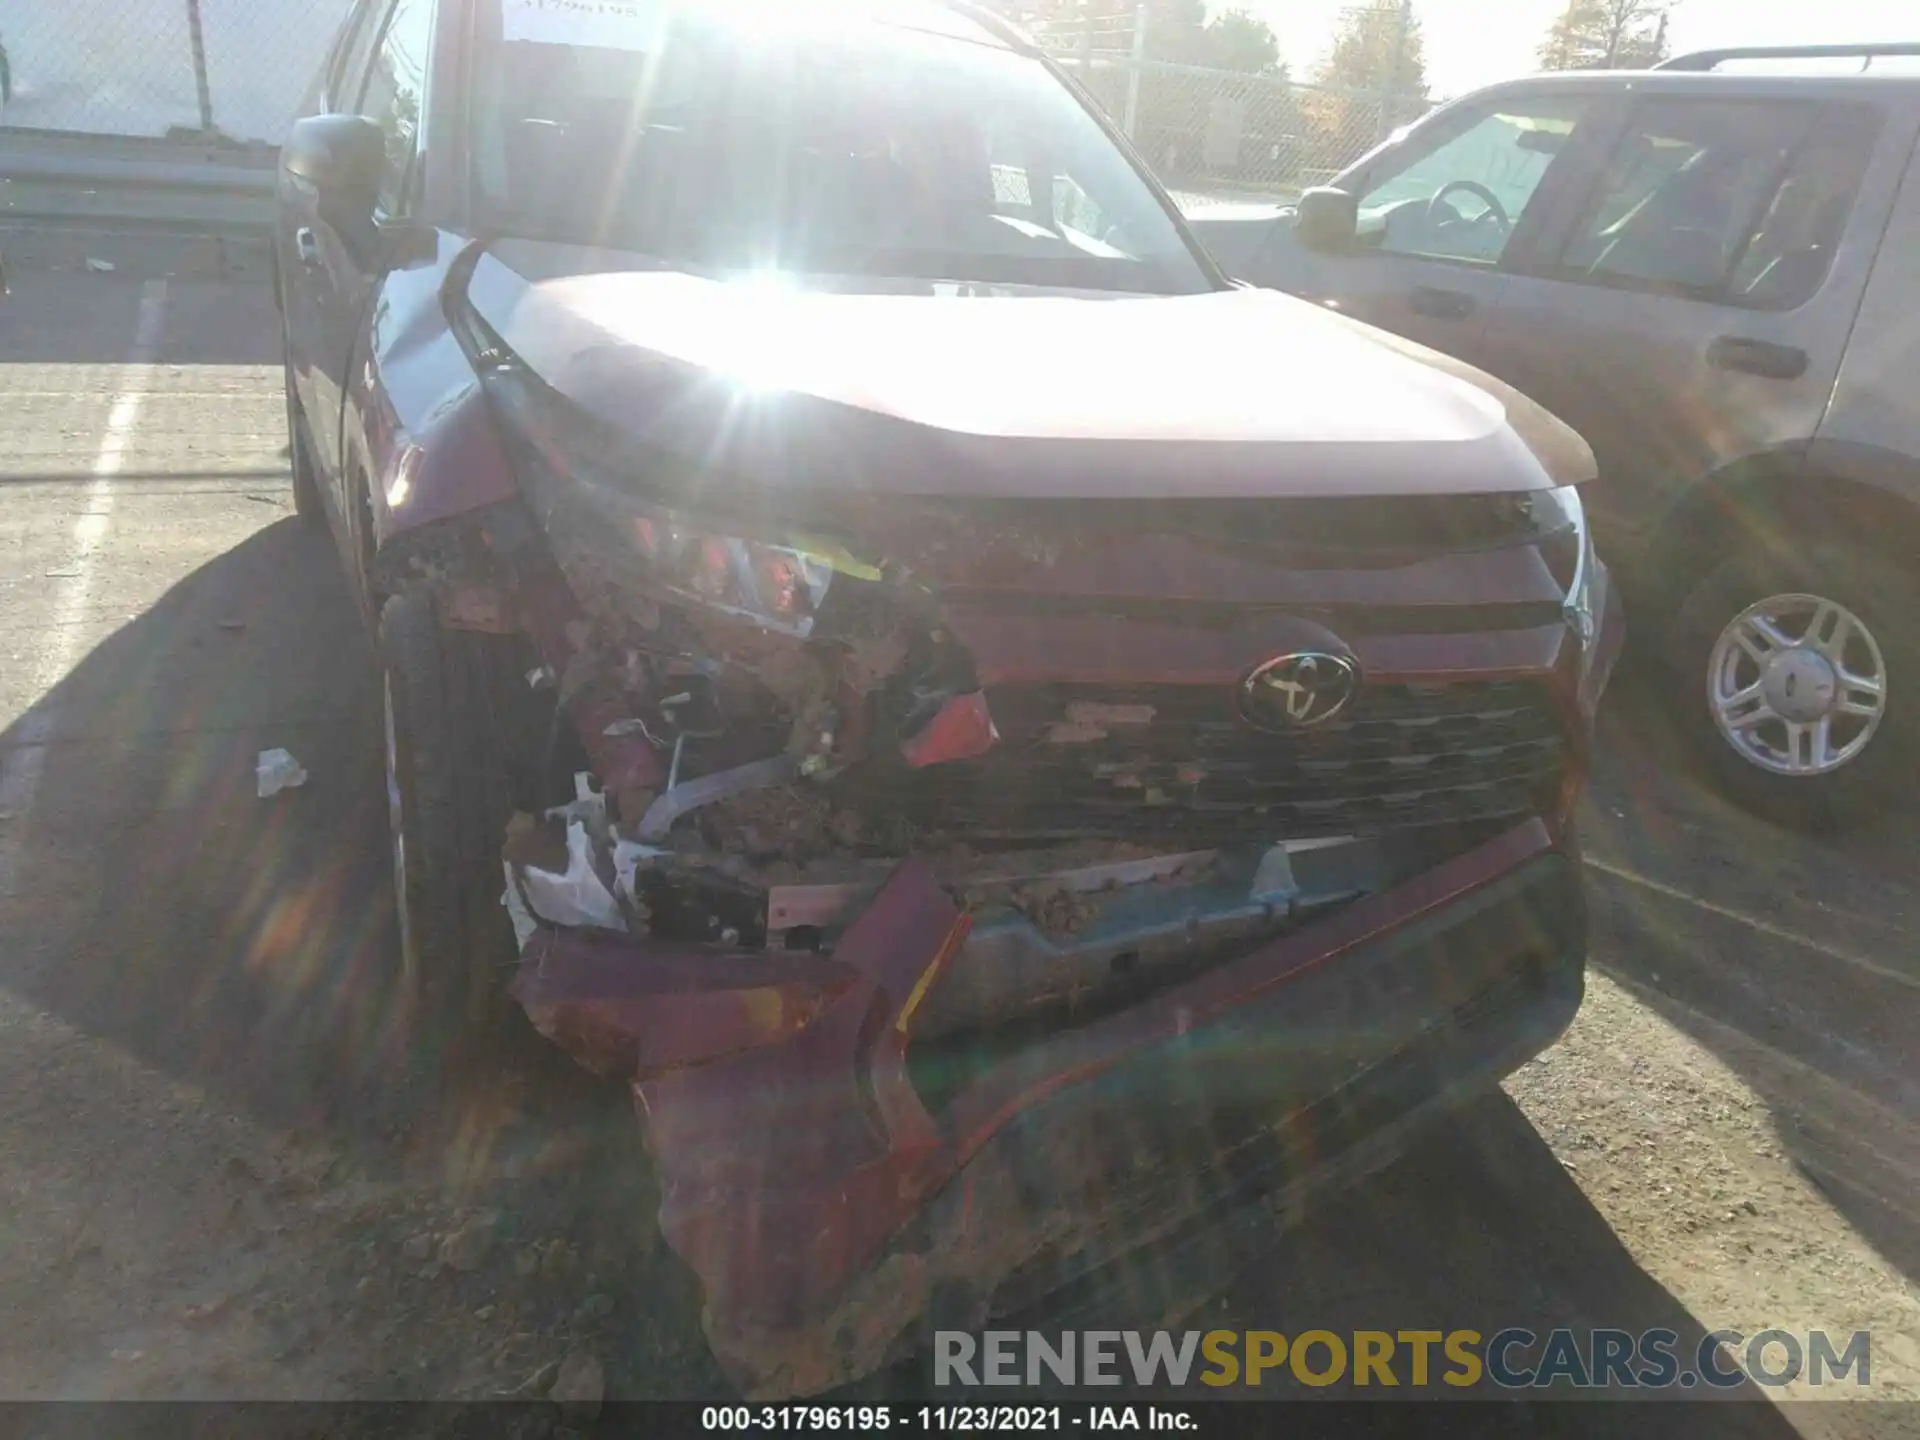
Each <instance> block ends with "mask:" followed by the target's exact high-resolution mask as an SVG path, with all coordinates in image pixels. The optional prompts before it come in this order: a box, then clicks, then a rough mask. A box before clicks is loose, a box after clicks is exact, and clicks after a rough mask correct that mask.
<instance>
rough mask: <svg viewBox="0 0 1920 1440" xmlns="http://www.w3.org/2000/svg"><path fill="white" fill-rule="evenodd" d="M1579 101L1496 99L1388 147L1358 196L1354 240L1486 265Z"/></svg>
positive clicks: (1573, 123)
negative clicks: (1424, 135) (1447, 125)
mask: <svg viewBox="0 0 1920 1440" xmlns="http://www.w3.org/2000/svg"><path fill="white" fill-rule="evenodd" d="M1585 108H1586V102H1585V101H1584V100H1582V99H1581V98H1580V97H1578V96H1537V97H1534V98H1532V99H1523V100H1515V101H1511V102H1509V103H1506V104H1501V105H1498V106H1497V108H1495V109H1492V110H1489V111H1486V112H1484V113H1482V114H1481V115H1480V116H1479V117H1478V118H1477V119H1474V120H1472V121H1470V122H1469V123H1468V124H1467V126H1466V128H1465V129H1463V130H1462V129H1453V130H1451V131H1450V132H1449V133H1448V135H1447V137H1446V138H1444V139H1440V140H1438V141H1437V142H1429V143H1427V144H1424V145H1422V144H1421V143H1420V141H1419V139H1415V140H1414V141H1412V142H1411V143H1412V144H1413V145H1415V146H1416V147H1418V148H1416V149H1415V150H1414V151H1413V152H1412V153H1411V154H1409V155H1407V156H1405V157H1390V158H1389V160H1388V162H1387V163H1388V166H1389V168H1388V170H1387V172H1386V173H1384V174H1375V175H1373V176H1371V177H1369V178H1370V182H1371V183H1370V184H1369V185H1368V188H1367V190H1366V192H1365V193H1364V194H1362V195H1361V196H1360V240H1361V244H1362V246H1363V247H1365V248H1366V249H1369V250H1375V251H1380V252H1383V253H1386V254H1391V255H1424V256H1429V257H1432V258H1435V259H1441V260H1461V261H1467V262H1471V263H1478V264H1483V265H1495V264H1498V263H1499V261H1500V257H1501V256H1502V255H1503V254H1505V253H1506V248H1507V244H1508V242H1509V241H1510V240H1512V238H1513V232H1514V228H1515V227H1516V226H1517V225H1519V223H1520V220H1521V217H1522V216H1524V215H1525V214H1526V213H1527V209H1528V207H1529V206H1530V205H1532V203H1533V198H1534V195H1535V194H1536V193H1537V192H1538V191H1539V189H1540V183H1541V181H1543V180H1544V179H1546V175H1547V170H1548V167H1549V166H1551V165H1552V164H1553V159H1554V156H1556V155H1558V154H1559V153H1560V152H1561V151H1562V150H1563V149H1565V148H1566V146H1567V145H1568V143H1569V142H1570V141H1571V140H1572V139H1573V134H1574V130H1575V128H1576V127H1577V126H1578V125H1579V123H1580V120H1581V118H1582V115H1583V113H1584V111H1585Z"/></svg>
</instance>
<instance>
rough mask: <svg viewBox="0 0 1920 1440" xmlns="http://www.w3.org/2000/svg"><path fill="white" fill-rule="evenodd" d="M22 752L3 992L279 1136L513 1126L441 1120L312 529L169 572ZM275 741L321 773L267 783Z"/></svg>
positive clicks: (441, 1105)
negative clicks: (23, 805) (404, 979)
mask: <svg viewBox="0 0 1920 1440" xmlns="http://www.w3.org/2000/svg"><path fill="white" fill-rule="evenodd" d="M42 716H52V717H53V719H52V725H51V734H50V736H46V737H45V744H44V746H40V745H39V744H38V742H39V741H41V739H42V738H43V732H44V731H45V730H46V728H47V726H46V724H45V722H44V721H43V720H42V718H41V717H42ZM23 747H28V748H38V749H39V754H38V756H37V758H36V760H35V763H36V765H37V768H38V780H37V784H36V785H35V787H34V794H33V799H32V803H31V806H30V808H28V809H27V811H26V813H24V814H22V815H19V816H15V817H12V818H11V820H10V821H9V823H8V829H7V837H6V838H7V843H8V845H9V846H10V847H11V849H12V853H13V855H14V856H15V859H14V861H13V872H14V873H13V883H12V885H11V887H10V894H9V896H8V898H6V899H4V900H0V917H3V918H4V928H5V930H6V933H7V935H8V940H9V944H8V946H7V947H6V954H5V959H4V961H0V984H4V985H5V986H6V987H7V988H9V989H11V990H13V991H15V992H16V993H19V994H21V995H23V996H25V997H27V998H29V999H30V1000H32V1001H33V1002H35V1003H37V1004H38V1005H40V1006H42V1007H43V1008H44V1009H46V1010H48V1011H50V1012H52V1013H54V1014H56V1015H58V1016H59V1017H60V1018H61V1019H63V1020H64V1021H66V1022H67V1023H69V1024H71V1025H74V1026H76V1027H78V1028H80V1029H81V1030H84V1031H86V1032H87V1033H89V1034H92V1035H95V1036H100V1037H104V1038H107V1039H110V1040H112V1041H113V1042H114V1043H115V1044H117V1045H120V1046H122V1047H124V1048H125V1049H126V1050H127V1051H128V1052H130V1053H131V1054H133V1055H135V1056H137V1057H138V1058H139V1059H140V1060H141V1061H142V1062H144V1063H145V1064H147V1065H149V1066H151V1067H152V1068H154V1069H155V1070H157V1071H160V1072H162V1073H165V1074H168V1075H172V1076H176V1077H178V1078H180V1079H182V1080H185V1081H188V1082H190V1083H192V1084H194V1085H196V1086H203V1087H206V1088H208V1089H211V1090H213V1091H215V1092H217V1093H219V1094H220V1095H221V1096H222V1097H223V1098H225V1099H227V1100H228V1101H230V1102H231V1103H233V1104H234V1105H235V1106H237V1107H238V1108H240V1109H242V1110H243V1111H245V1112H247V1113H249V1114H251V1115H254V1116H256V1117H258V1118H259V1119H261V1120H263V1121H265V1122H267V1123H269V1124H271V1125H272V1126H274V1127H275V1128H276V1129H278V1130H279V1131H281V1132H283V1133H286V1132H297V1131H302V1130H326V1131H332V1132H336V1133H337V1134H338V1136H339V1137H341V1138H342V1139H346V1140H350V1141H352V1142H354V1143H356V1144H361V1145H364V1146H367V1147H370V1148H371V1151H372V1152H377V1151H390V1150H392V1149H393V1145H394V1142H395V1141H398V1140H400V1139H402V1138H404V1137H408V1136H412V1135H414V1134H415V1133H416V1132H418V1134H419V1139H420V1141H421V1143H422V1144H423V1145H424V1144H427V1143H430V1142H431V1141H433V1140H434V1139H435V1138H436V1137H437V1138H440V1139H444V1137H445V1136H446V1135H448V1134H453V1133H459V1134H465V1135H466V1136H467V1137H468V1141H467V1143H468V1144H469V1146H470V1147H471V1148H473V1149H474V1151H475V1154H474V1155H473V1156H472V1159H473V1161H474V1163H475V1164H476V1165H478V1164H480V1163H481V1162H482V1160H483V1158H484V1157H483V1155H482V1154H481V1153H480V1152H483V1151H484V1150H485V1149H486V1147H487V1144H488V1140H487V1137H488V1136H490V1135H492V1134H495V1133H496V1132H497V1127H494V1126H490V1125H486V1124H482V1123H479V1121H478V1119H477V1118H476V1117H475V1116H474V1115H471V1114H455V1113H450V1112H449V1106H450V1105H452V1104H454V1103H455V1100H454V1097H452V1095H451V1093H450V1092H448V1091H446V1090H444V1089H443V1088H440V1087H436V1086H435V1085H432V1084H429V1083H427V1082H428V1080H429V1078H430V1077H431V1076H432V1075H433V1074H434V1069H435V1067H434V1066H433V1064H432V1063H431V1062H432V1061H434V1060H435V1059H437V1058H438V1057H437V1056H436V1055H435V1054H433V1053H432V1050H431V1045H432V1043H433V1041H434V1037H433V1036H432V1035H431V1034H428V1035H426V1036H424V1037H423V1036H422V1035H421V1034H419V1033H416V1032H414V1031H411V1030H409V1029H408V1028H407V1027H406V1026H405V1025H403V1024H402V1023H401V1022H402V1021H403V1019H404V1018H405V1017H404V1015H403V1013H402V1011H401V1008H400V1006H399V1003H398V996H397V993H396V987H395V981H396V978H397V965H396V963H395V956H396V953H397V951H396V942H395V938H394V923H393V906H392V898H391V897H392V892H391V884H390V873H389V858H388V856H389V851H388V845H387V826H386V810H385V791H384V780H383V771H382V761H381V748H380V722H379V711H378V701H377V687H376V683H375V679H374V670H373V661H372V653H371V647H370V644H369V641H368V639H367V637H366V635H365V633H364V631H363V630H362V628H361V626H360V624H359V622H358V620H357V618H356V614H355V611H354V609H353V607H352V604H351V602H350V600H349V598H348V595H347V593H346V588H345V585H344V582H343V581H342V580H341V578H340V575H339V566H338V564H337V562H336V560H335V558H334V555H333V553H332V551H331V549H330V548H329V547H328V545H327V543H326V541H325V540H324V539H323V538H322V537H321V536H320V535H319V534H317V533H316V532H313V531H311V530H309V529H308V528H307V527H305V526H303V525H301V524H300V523H299V522H298V521H295V520H287V521H282V522H280V523H278V524H275V525H272V526H270V527H268V528H266V529H264V530H261V531H259V532H257V533H255V534H254V535H252V536H251V537H250V538H248V539H247V540H245V541H244V542H242V543H241V544H239V545H237V546H235V547H234V548H233V549H231V550H229V551H227V552H226V553H225V554H222V555H221V556H219V557H218V558H217V559H215V560H213V561H211V562H209V563H208V564H207V565H205V566H203V567H202V568H201V569H199V570H198V571H196V572H194V573H193V574H192V575H190V576H188V577H187V578H186V579H184V580H183V581H181V582H180V583H179V584H177V585H176V586H174V587H173V588H172V589H171V590H169V591H168V592H167V593H166V594H165V595H164V596H162V597H161V598H160V600H159V601H158V602H157V603H155V604H154V605H153V606H151V607H150V608H149V609H148V610H146V611H145V612H144V613H143V614H141V615H139V616H138V617H137V618H135V619H133V620H132V621H130V622H129V623H128V624H127V625H126V626H124V627H123V628H122V629H120V630H119V631H117V632H115V633H114V634H113V635H111V636H110V637H109V638H107V639H106V640H105V641H103V642H102V643H101V644H100V645H99V646H98V647H97V648H96V649H94V650H93V651H92V652H91V653H90V654H88V655H87V656H86V657H85V658H84V659H83V660H81V661H80V663H79V664H77V665H76V666H75V667H74V668H73V670H72V671H71V673H70V674H68V675H67V677H66V678H65V679H63V680H62V681H61V682H60V683H59V684H58V685H57V686H56V687H54V689H53V690H52V691H51V692H50V693H49V694H48V695H47V696H46V697H45V698H44V699H43V700H42V702H41V703H40V705H39V706H37V707H36V709H35V711H33V712H29V714H28V715H26V716H23V717H22V719H21V720H20V721H18V722H16V724H15V725H14V726H13V727H12V728H11V729H10V730H9V731H8V732H7V733H6V734H5V735H4V736H0V750H14V749H20V748H23ZM270 749H284V750H287V751H289V752H290V753H291V754H292V755H293V756H294V757H295V758H296V759H297V760H298V762H299V763H300V765H301V766H302V767H303V768H304V769H305V770H306V772H307V774H308V777H309V778H308V779H307V781H306V783H305V784H304V785H302V786H300V787H299V788H297V789H292V790H288V791H286V792H284V793H282V794H279V795H276V796H274V797H273V798H271V799H265V800H263V799H261V798H259V796H258V794H257V781H256V776H255V765H256V761H257V758H258V756H259V755H260V753H261V752H262V751H264V750H270ZM423 1039H424V1042H425V1043H423ZM519 1049H520V1050H521V1051H524V1052H525V1058H529V1059H530V1060H531V1061H532V1062H533V1063H534V1065H535V1067H536V1070H541V1071H542V1073H543V1074H544V1070H542V1067H543V1066H544V1065H545V1062H546V1059H547V1052H548V1051H549V1049H550V1047H546V1046H542V1045H539V1044H538V1043H537V1042H536V1041H535V1040H534V1039H533V1038H532V1037H531V1036H528V1037H526V1040H525V1043H524V1045H522V1046H520V1047H519ZM556 1056H557V1052H556ZM502 1058H506V1059H512V1058H516V1057H513V1056H508V1057H502ZM497 1068H498V1069H499V1070H501V1071H502V1072H512V1071H514V1068H515V1067H514V1066H513V1065H512V1064H506V1065H501V1066H499V1067H497ZM546 1068H549V1069H554V1070H557V1071H560V1072H564V1074H565V1075H566V1076H567V1077H568V1079H569V1080H570V1079H571V1076H572V1074H573V1072H572V1069H571V1067H570V1066H567V1065H565V1063H564V1060H563V1058H556V1060H555V1061H554V1063H553V1065H552V1066H551V1067H546ZM584 1078H585V1077H582V1079H583V1080H584ZM536 1088H537V1087H536ZM479 1095H480V1092H474V1093H473V1094H470V1095H467V1096H466V1097H465V1098H464V1100H462V1101H461V1102H460V1103H468V1102H471V1103H473V1104H476V1105H478V1104H480V1103H481V1100H480V1098H479ZM488 1095H489V1098H488V1099H487V1101H486V1103H489V1104H494V1105H498V1106H509V1105H510V1100H509V1099H507V1098H502V1096H501V1094H500V1093H499V1087H495V1089H494V1090H493V1091H492V1092H488ZM522 1108H524V1107H522ZM516 1113H517V1112H516Z"/></svg>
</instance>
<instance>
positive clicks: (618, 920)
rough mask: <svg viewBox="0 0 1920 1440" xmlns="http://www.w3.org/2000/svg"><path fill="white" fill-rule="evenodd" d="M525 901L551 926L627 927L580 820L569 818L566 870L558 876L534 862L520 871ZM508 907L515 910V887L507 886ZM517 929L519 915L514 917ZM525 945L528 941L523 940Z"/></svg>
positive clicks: (590, 839)
mask: <svg viewBox="0 0 1920 1440" xmlns="http://www.w3.org/2000/svg"><path fill="white" fill-rule="evenodd" d="M509 878H511V877H509ZM520 883H521V886H522V887H524V894H525V896H526V903H527V906H528V908H530V909H531V910H532V911H533V913H534V914H535V915H538V916H539V917H540V918H541V919H542V920H545V921H546V922H547V923H548V924H550V925H560V926H565V927H572V926H581V925H590V926H592V927H593V928H594V929H596V930H625V929H626V928H627V922H626V920H625V919H624V918H623V917H622V916H621V914H620V903H619V901H617V900H615V899H614V898H613V892H612V891H611V890H609V889H608V888H607V886H606V882H605V881H603V880H601V878H600V876H599V874H598V872H596V871H595V870H594V868H593V838H592V837H591V836H590V835H588V834H587V827H586V824H585V823H584V822H583V821H581V820H580V819H578V818H577V817H576V818H573V819H569V820H568V821H567V873H566V874H564V875H555V874H553V873H552V872H551V871H547V870H540V869H536V868H535V867H534V866H532V865H528V866H525V867H524V868H522V870H521V871H520ZM507 896H508V898H507V909H508V910H509V911H512V909H513V901H514V896H515V890H514V887H513V886H512V885H511V884H509V885H508V888H507ZM514 919H515V925H516V928H517V926H518V923H519V917H518V916H515V917H514ZM521 943H522V944H525V943H526V942H525V940H524V939H523V940H522V941H521Z"/></svg>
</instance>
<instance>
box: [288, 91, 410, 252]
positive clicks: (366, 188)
mask: <svg viewBox="0 0 1920 1440" xmlns="http://www.w3.org/2000/svg"><path fill="white" fill-rule="evenodd" d="M284 160H285V164H286V170H287V174H289V175H291V176H292V177H293V178H294V179H296V180H298V181H300V182H302V183H303V184H305V185H308V186H310V187H311V188H312V189H313V192H314V194H315V196H316V197H317V200H318V208H319V211H320V218H321V219H322V220H325V221H326V222H327V223H328V224H329V225H331V226H333V228H334V229H336V230H338V231H339V232H340V234H341V235H342V236H343V237H344V238H345V239H346V240H347V242H348V243H349V244H354V245H358V244H362V243H364V242H367V241H370V240H371V239H372V238H373V233H374V230H373V207H374V204H375V202H377V201H378V200H379V198H380V180H381V176H382V175H383V174H384V172H385V170H386V164H387V137H386V132H384V131H383V130H381V128H380V127H379V126H378V125H376V124H375V123H374V122H373V121H371V120H369V119H367V118H366V117H365V116H364V115H310V116H308V117H307V118H306V119H304V120H299V121H295V122H294V126H293V131H292V133H291V134H290V135H288V137H287V146H286V151H285V156H284Z"/></svg>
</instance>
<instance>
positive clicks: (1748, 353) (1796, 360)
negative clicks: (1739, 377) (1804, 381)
mask: <svg viewBox="0 0 1920 1440" xmlns="http://www.w3.org/2000/svg"><path fill="white" fill-rule="evenodd" d="M1707 363H1708V364H1709V365H1714V366H1717V367H1718V368H1720V369H1722V370H1739V371H1743V372H1744V373H1746V374H1748V375H1758V376H1761V377H1762V378H1763V379H1767V380H1798V379H1799V378H1800V377H1801V376H1802V375H1804V374H1806V373H1807V352H1806V351H1804V350H1802V349H1800V348H1799V347H1798V346H1797V345H1775V344H1774V343H1773V342H1772V341H1770V340H1749V339H1747V338H1746V337H1744V336H1741V335H1722V336H1720V337H1718V338H1717V339H1716V340H1715V341H1714V342H1713V343H1712V344H1711V345H1709V346H1707Z"/></svg>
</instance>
